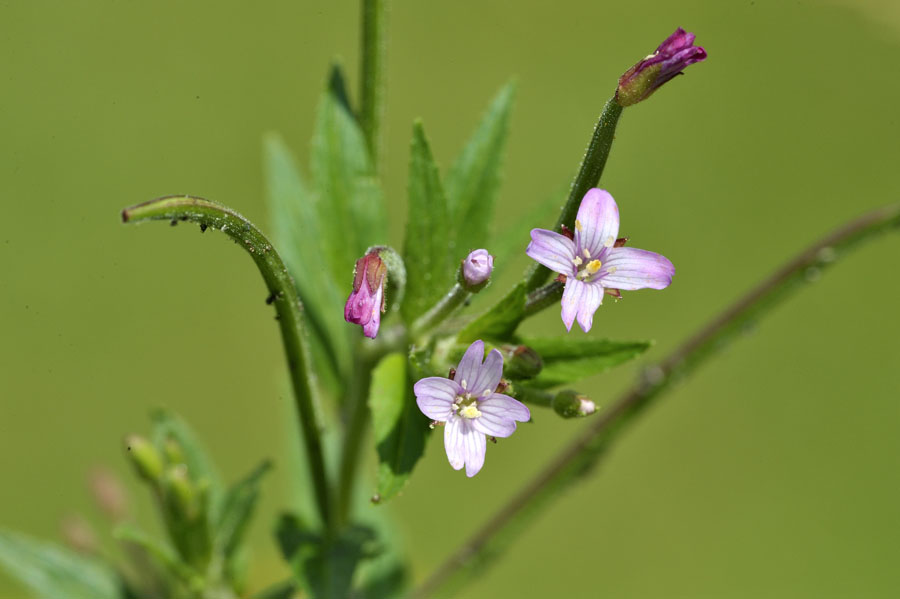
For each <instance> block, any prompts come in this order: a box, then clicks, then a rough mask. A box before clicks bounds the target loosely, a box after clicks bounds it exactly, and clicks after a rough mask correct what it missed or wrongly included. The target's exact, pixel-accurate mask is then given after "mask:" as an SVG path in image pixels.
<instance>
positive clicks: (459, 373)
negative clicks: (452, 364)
mask: <svg viewBox="0 0 900 599" xmlns="http://www.w3.org/2000/svg"><path fill="white" fill-rule="evenodd" d="M483 360H484V342H483V341H482V340H481V339H479V340H478V341H475V342H474V343H472V345H470V346H469V349H467V350H466V353H464V354H463V357H462V359H461V360H460V361H459V365H458V366H457V367H456V376H455V377H453V380H454V381H456V382H457V383H459V384H460V386H461V387H462V388H463V389H465V390H467V391H469V390H471V389H472V387H471V383H472V382H473V381H475V379H477V378H478V375H479V373H480V372H481V363H482V361H483Z"/></svg>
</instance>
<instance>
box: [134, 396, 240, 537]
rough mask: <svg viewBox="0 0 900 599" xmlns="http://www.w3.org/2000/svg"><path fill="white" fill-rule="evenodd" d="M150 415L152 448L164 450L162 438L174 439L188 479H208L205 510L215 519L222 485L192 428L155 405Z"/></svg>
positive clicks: (198, 480)
mask: <svg viewBox="0 0 900 599" xmlns="http://www.w3.org/2000/svg"><path fill="white" fill-rule="evenodd" d="M151 417H152V418H153V443H154V444H155V445H156V447H157V448H159V450H160V451H162V452H165V443H166V441H167V440H168V439H174V440H175V441H176V442H178V445H179V446H180V447H181V450H182V451H183V452H184V460H185V464H187V468H188V473H189V476H190V478H191V480H193V481H195V482H198V483H199V482H200V481H203V480H205V481H207V482H208V484H209V488H208V493H209V513H210V516H211V518H212V521H215V520H216V519H217V518H218V515H219V513H220V510H221V506H222V495H223V493H224V485H223V483H222V478H221V477H220V476H219V473H218V472H217V471H216V468H215V466H214V465H213V461H212V460H211V459H210V457H209V455H208V454H207V452H206V450H205V449H204V448H203V445H202V444H201V443H200V441H199V440H198V439H197V436H196V435H195V434H194V431H193V430H191V428H190V427H189V426H188V425H187V423H186V422H185V421H184V420H182V419H181V418H180V417H179V416H178V415H177V414H175V413H174V412H170V411H169V410H166V409H164V408H159V409H157V410H154V411H153V413H152V414H151Z"/></svg>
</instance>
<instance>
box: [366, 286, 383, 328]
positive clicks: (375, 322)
mask: <svg viewBox="0 0 900 599" xmlns="http://www.w3.org/2000/svg"><path fill="white" fill-rule="evenodd" d="M363 287H365V285H363ZM383 297H384V287H379V288H378V289H377V290H376V291H375V297H374V298H372V307H371V310H372V317H371V318H370V319H369V322H367V323H366V324H364V325H363V335H365V336H366V337H368V338H369V339H374V338H375V336H376V335H378V327H380V326H381V306H382V298H383Z"/></svg>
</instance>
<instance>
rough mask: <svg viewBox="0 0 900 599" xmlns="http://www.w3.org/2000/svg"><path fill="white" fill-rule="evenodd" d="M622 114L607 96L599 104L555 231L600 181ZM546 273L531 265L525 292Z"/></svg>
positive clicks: (570, 221)
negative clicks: (594, 122) (589, 136)
mask: <svg viewBox="0 0 900 599" xmlns="http://www.w3.org/2000/svg"><path fill="white" fill-rule="evenodd" d="M621 115H622V107H621V106H619V104H618V103H617V102H616V101H615V99H613V98H611V99H610V100H609V101H607V102H606V106H604V107H603V112H602V113H601V114H600V119H599V120H598V121H597V124H596V125H595V126H594V134H593V135H592V136H591V142H590V143H589V144H588V147H587V151H586V152H585V154H584V158H583V159H582V161H581V167H580V168H579V169H578V174H577V175H576V176H575V180H574V181H572V187H571V189H570V190H569V199H568V200H566V205H565V206H564V207H563V210H562V213H561V214H560V215H559V219H558V220H557V221H556V226H555V227H554V229H553V230H554V231H559V228H560V227H561V226H562V225H566V226H567V227H569V228H570V229H571V228H572V227H573V225H574V224H575V215H576V214H578V206H580V205H581V199H582V198H583V197H584V194H586V193H587V192H588V190H589V189H591V188H592V187H596V185H597V183H599V182H600V175H602V174H603V167H605V166H606V159H607V158H609V151H610V149H611V148H612V143H613V139H615V135H616V125H618V123H619V117H620V116H621ZM549 276H550V269H548V268H547V267H546V266H541V265H540V264H535V265H533V266H532V267H531V269H530V270H529V272H528V274H527V275H526V277H525V279H526V281H527V282H526V287H525V290H526V291H532V290H534V289H537V288H538V287H540V286H541V285H543V284H544V282H545V281H546V280H547V278H548V277H549Z"/></svg>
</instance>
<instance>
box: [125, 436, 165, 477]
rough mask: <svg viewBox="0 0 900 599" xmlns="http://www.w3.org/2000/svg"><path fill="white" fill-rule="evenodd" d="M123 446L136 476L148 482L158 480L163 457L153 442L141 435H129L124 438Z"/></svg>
mask: <svg viewBox="0 0 900 599" xmlns="http://www.w3.org/2000/svg"><path fill="white" fill-rule="evenodd" d="M125 448H126V449H127V450H128V458H129V459H130V460H131V463H132V464H133V465H134V469H135V470H136V471H137V473H138V476H140V477H141V478H143V479H144V480H146V481H148V482H154V483H155V482H157V481H159V478H160V476H162V471H163V459H162V456H161V455H160V454H159V451H157V449H156V447H154V446H153V444H151V443H150V442H149V441H147V439H145V438H143V437H141V436H138V435H130V436H128V437H126V438H125Z"/></svg>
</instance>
